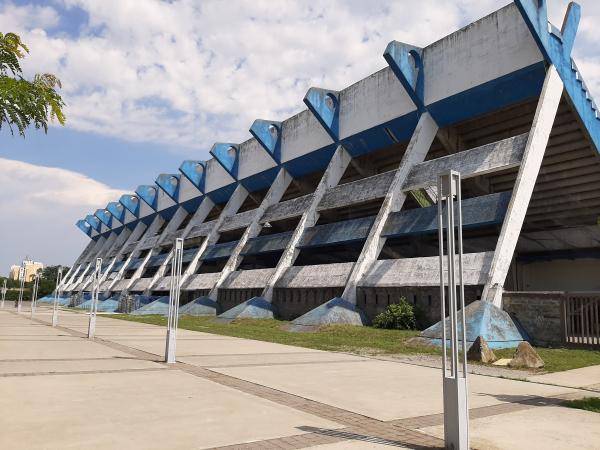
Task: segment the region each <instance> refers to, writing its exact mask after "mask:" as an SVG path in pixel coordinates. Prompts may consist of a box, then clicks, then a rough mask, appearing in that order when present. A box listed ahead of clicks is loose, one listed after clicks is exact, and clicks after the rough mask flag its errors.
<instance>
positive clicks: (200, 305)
mask: <svg viewBox="0 0 600 450" xmlns="http://www.w3.org/2000/svg"><path fill="white" fill-rule="evenodd" d="M218 309H219V305H218V304H217V302H215V301H214V300H213V299H211V298H209V297H204V296H202V297H198V298H196V299H194V300H192V301H191V302H189V303H187V304H185V305H183V306H180V307H179V314H180V315H188V316H216V315H217V310H218Z"/></svg>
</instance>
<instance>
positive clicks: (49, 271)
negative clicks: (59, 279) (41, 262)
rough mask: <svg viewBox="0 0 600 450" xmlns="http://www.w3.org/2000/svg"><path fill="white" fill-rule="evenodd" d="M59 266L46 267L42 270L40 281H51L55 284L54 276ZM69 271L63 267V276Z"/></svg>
mask: <svg viewBox="0 0 600 450" xmlns="http://www.w3.org/2000/svg"><path fill="white" fill-rule="evenodd" d="M59 267H60V266H46V267H44V268H43V269H42V279H43V280H48V281H52V282H53V283H56V275H57V274H58V268H59ZM68 271H69V268H68V267H63V275H66V274H67V272H68Z"/></svg>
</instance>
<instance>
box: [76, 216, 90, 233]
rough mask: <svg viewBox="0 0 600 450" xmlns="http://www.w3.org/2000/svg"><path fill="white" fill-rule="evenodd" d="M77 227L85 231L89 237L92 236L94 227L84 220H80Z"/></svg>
mask: <svg viewBox="0 0 600 450" xmlns="http://www.w3.org/2000/svg"><path fill="white" fill-rule="evenodd" d="M75 225H77V228H79V229H80V230H81V231H83V232H84V233H85V234H86V235H87V236H88V237H89V236H91V235H92V226H91V225H90V224H89V223H87V222H86V221H85V220H84V219H81V220H78V221H77V223H76V224H75Z"/></svg>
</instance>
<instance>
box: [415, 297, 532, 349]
mask: <svg viewBox="0 0 600 450" xmlns="http://www.w3.org/2000/svg"><path fill="white" fill-rule="evenodd" d="M459 313H460V312H459ZM459 317H460V314H459ZM465 321H466V324H467V346H468V347H470V346H471V345H472V344H473V342H475V340H476V339H477V337H478V336H482V337H483V338H484V339H485V340H486V342H487V343H488V346H489V347H490V348H511V347H516V346H517V345H519V343H521V342H523V341H525V340H527V335H526V334H525V332H524V331H523V330H521V329H519V327H518V326H517V325H516V324H515V322H514V321H513V319H512V318H511V317H510V315H509V314H508V313H507V312H506V311H503V310H501V309H500V308H498V307H497V306H494V305H493V304H492V303H490V302H486V301H482V300H477V301H475V302H473V303H471V304H470V305H467V306H466V307H465ZM458 333H459V336H460V334H461V333H462V326H461V324H460V319H459V324H458ZM446 336H447V338H448V339H450V319H449V318H446ZM420 337H421V338H423V339H427V340H430V341H431V342H432V343H433V344H434V345H437V346H441V344H442V322H441V321H440V322H438V323H436V324H435V325H432V326H431V327H429V328H427V329H426V330H425V331H423V332H422V333H421V336H420ZM468 347H467V348H468Z"/></svg>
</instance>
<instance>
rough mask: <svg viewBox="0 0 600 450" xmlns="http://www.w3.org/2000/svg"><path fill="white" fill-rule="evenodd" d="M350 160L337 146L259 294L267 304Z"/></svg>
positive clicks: (346, 153)
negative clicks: (325, 198)
mask: <svg viewBox="0 0 600 450" xmlns="http://www.w3.org/2000/svg"><path fill="white" fill-rule="evenodd" d="M351 160H352V156H350V154H349V153H348V152H347V151H346V149H344V147H342V146H341V145H340V146H338V148H337V149H336V151H335V153H334V154H333V157H332V158H331V161H330V162H329V165H328V166H327V169H326V170H325V173H324V174H323V177H322V178H321V181H319V185H318V186H317V188H316V189H315V192H314V194H313V198H312V201H311V204H310V206H309V207H308V208H307V209H306V211H304V213H303V214H302V217H301V218H300V222H298V225H297V226H296V229H295V230H294V233H293V235H292V237H291V239H290V241H289V242H288V244H287V246H286V248H285V250H284V251H283V254H282V255H281V258H279V262H278V263H277V266H276V267H275V271H274V272H273V275H271V278H270V279H269V281H268V282H267V286H266V287H265V289H264V290H263V292H262V294H261V297H262V298H264V299H265V300H266V301H267V302H272V301H273V289H274V288H275V284H276V283H277V281H278V280H279V278H281V276H282V275H283V273H284V272H285V271H286V270H287V269H288V268H290V267H291V266H292V265H293V264H294V261H295V260H296V258H297V257H298V254H299V250H298V248H297V247H298V244H299V243H300V240H301V239H302V236H303V235H304V231H305V230H306V229H307V228H309V227H312V226H314V225H315V224H316V223H317V220H318V219H319V213H318V211H317V207H318V206H319V203H320V202H321V199H322V198H323V195H325V192H326V191H327V189H329V188H332V187H334V186H337V184H338V183H339V182H340V180H341V178H342V176H343V175H344V172H345V171H346V169H347V168H348V165H349V164H350V161H351Z"/></svg>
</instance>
